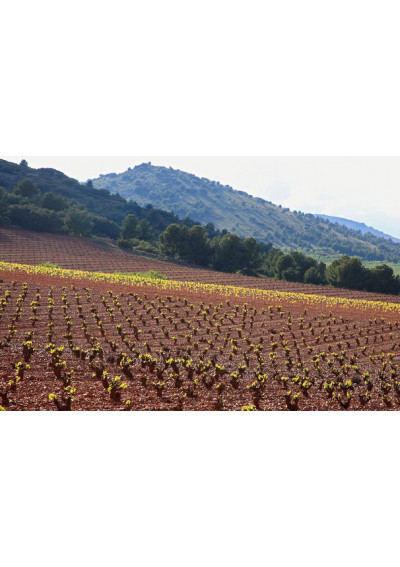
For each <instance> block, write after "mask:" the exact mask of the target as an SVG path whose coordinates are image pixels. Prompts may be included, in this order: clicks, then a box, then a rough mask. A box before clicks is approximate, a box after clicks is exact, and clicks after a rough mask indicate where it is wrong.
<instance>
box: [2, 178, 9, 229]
mask: <svg viewBox="0 0 400 567" xmlns="http://www.w3.org/2000/svg"><path fill="white" fill-rule="evenodd" d="M9 202H10V197H9V194H8V192H7V191H6V190H5V189H4V188H3V187H0V223H3V222H5V220H6V218H7V217H6V214H7V208H8V205H9Z"/></svg>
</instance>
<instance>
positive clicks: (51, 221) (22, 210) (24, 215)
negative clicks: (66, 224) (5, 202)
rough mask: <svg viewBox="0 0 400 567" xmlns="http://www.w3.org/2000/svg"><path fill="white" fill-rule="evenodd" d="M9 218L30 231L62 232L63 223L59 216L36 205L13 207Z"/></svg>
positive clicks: (9, 211) (9, 212)
mask: <svg viewBox="0 0 400 567" xmlns="http://www.w3.org/2000/svg"><path fill="white" fill-rule="evenodd" d="M8 216H9V218H10V221H11V222H12V223H13V224H16V225H18V226H21V227H22V228H26V229H28V230H37V231H41V232H61V231H62V222H61V220H60V217H59V216H58V214H57V213H56V212H54V211H48V210H47V209H42V208H41V207H37V206H36V205H32V204H30V205H12V206H11V207H10V208H9V210H8Z"/></svg>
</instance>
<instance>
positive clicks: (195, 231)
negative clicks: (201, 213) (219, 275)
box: [186, 224, 211, 266]
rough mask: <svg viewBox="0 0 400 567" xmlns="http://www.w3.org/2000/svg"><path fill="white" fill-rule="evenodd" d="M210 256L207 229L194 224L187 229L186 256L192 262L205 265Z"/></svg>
mask: <svg viewBox="0 0 400 567" xmlns="http://www.w3.org/2000/svg"><path fill="white" fill-rule="evenodd" d="M210 257H211V249H210V243H209V240H208V234H207V231H206V230H205V229H204V228H203V227H202V226H200V225H198V224H196V225H195V226H192V228H189V230H188V242H187V257H186V259H187V260H188V261H189V262H192V263H193V264H199V265H200V266H207V265H208V263H209V261H210Z"/></svg>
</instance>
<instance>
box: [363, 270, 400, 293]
mask: <svg viewBox="0 0 400 567" xmlns="http://www.w3.org/2000/svg"><path fill="white" fill-rule="evenodd" d="M367 279H368V290H369V291H375V292H377V293H393V294H396V295H397V294H398V293H399V292H400V280H399V277H398V276H397V277H395V276H394V273H393V270H392V268H391V267H390V266H388V265H387V264H381V265H380V266H375V267H374V268H372V269H371V270H368V278H367Z"/></svg>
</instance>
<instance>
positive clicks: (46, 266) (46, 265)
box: [39, 262, 61, 269]
mask: <svg viewBox="0 0 400 567" xmlns="http://www.w3.org/2000/svg"><path fill="white" fill-rule="evenodd" d="M39 267H40V268H53V269H55V268H58V269H61V266H59V265H58V264H52V263H51V262H43V263H42V264H39Z"/></svg>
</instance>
